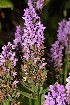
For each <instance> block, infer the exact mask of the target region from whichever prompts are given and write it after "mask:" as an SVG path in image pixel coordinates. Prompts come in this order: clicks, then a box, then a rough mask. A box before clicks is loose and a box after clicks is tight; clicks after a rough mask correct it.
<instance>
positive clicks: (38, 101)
mask: <svg viewBox="0 0 70 105" xmlns="http://www.w3.org/2000/svg"><path fill="white" fill-rule="evenodd" d="M34 105H41V96H40V95H38V96H37V99H34Z"/></svg>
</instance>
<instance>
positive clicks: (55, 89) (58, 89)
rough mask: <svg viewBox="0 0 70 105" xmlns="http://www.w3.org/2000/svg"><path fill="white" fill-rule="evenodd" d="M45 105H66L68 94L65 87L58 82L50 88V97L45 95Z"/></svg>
mask: <svg viewBox="0 0 70 105" xmlns="http://www.w3.org/2000/svg"><path fill="white" fill-rule="evenodd" d="M45 98H46V100H45V103H44V105H66V93H65V88H64V86H63V85H60V84H58V82H56V83H55V84H54V85H50V86H49V92H48V95H45Z"/></svg>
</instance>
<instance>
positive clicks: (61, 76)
mask: <svg viewBox="0 0 70 105" xmlns="http://www.w3.org/2000/svg"><path fill="white" fill-rule="evenodd" d="M60 84H63V72H62V71H61V72H60Z"/></svg>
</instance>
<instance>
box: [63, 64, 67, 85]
mask: <svg viewBox="0 0 70 105" xmlns="http://www.w3.org/2000/svg"><path fill="white" fill-rule="evenodd" d="M67 74H68V64H67V62H66V63H65V70H64V85H66V78H67Z"/></svg>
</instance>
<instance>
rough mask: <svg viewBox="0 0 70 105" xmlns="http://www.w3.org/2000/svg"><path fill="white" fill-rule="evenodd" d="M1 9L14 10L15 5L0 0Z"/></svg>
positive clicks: (7, 0) (5, 0)
mask: <svg viewBox="0 0 70 105" xmlns="http://www.w3.org/2000/svg"><path fill="white" fill-rule="evenodd" d="M0 8H11V9H13V3H12V2H11V1H9V0H0Z"/></svg>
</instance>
